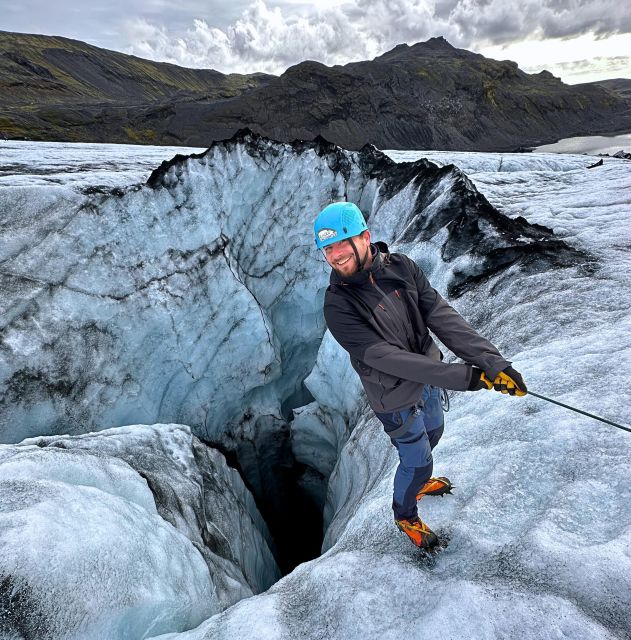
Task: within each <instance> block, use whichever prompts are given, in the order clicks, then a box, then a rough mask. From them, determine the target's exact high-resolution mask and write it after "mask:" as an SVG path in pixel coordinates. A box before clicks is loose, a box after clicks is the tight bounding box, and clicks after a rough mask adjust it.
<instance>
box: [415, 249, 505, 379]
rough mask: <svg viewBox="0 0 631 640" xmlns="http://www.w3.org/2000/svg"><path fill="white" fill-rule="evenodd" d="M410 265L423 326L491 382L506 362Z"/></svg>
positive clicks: (418, 269)
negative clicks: (479, 370) (481, 371)
mask: <svg viewBox="0 0 631 640" xmlns="http://www.w3.org/2000/svg"><path fill="white" fill-rule="evenodd" d="M410 263H411V264H410V266H411V267H412V269H413V271H414V274H415V278H414V279H415V280H416V289H417V291H418V306H419V310H420V312H421V314H422V316H423V318H424V320H425V324H427V326H428V327H429V328H430V329H431V330H432V331H433V332H434V333H435V334H436V335H437V336H438V337H439V338H440V340H441V341H442V342H443V344H444V345H445V346H446V347H448V348H449V349H451V351H453V352H454V353H455V354H456V355H457V356H458V357H460V358H462V359H463V360H464V361H465V362H469V363H471V364H474V365H475V366H477V367H479V368H480V369H482V370H483V371H484V372H485V373H486V375H487V376H488V377H489V378H491V380H493V379H494V378H495V377H496V376H497V374H498V373H499V372H500V371H502V370H503V369H506V367H509V366H510V364H511V363H510V361H508V360H506V359H505V358H504V357H503V356H502V354H501V353H500V352H499V351H498V350H497V349H496V348H495V346H494V345H493V344H492V343H491V342H489V341H488V340H487V339H486V338H483V337H482V336H481V335H480V334H479V333H478V332H477V331H476V330H475V329H474V328H473V327H472V326H471V325H470V324H469V323H468V322H467V321H466V320H465V319H464V318H463V317H462V316H461V315H460V314H459V313H458V312H457V311H456V310H455V309H454V308H453V307H452V306H451V305H449V304H448V303H447V302H445V300H444V298H443V297H442V296H441V295H440V294H439V293H438V292H437V291H436V289H434V288H433V287H432V286H431V285H430V283H429V280H428V279H427V277H426V276H425V274H424V273H423V272H422V271H421V269H420V268H419V267H418V265H417V264H416V263H415V262H414V261H413V260H410Z"/></svg>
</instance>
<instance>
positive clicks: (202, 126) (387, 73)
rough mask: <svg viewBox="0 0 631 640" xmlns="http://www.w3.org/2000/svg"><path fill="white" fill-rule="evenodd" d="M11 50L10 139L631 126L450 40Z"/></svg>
mask: <svg viewBox="0 0 631 640" xmlns="http://www.w3.org/2000/svg"><path fill="white" fill-rule="evenodd" d="M0 60H2V63H1V64H0V88H2V89H4V90H3V91H2V96H3V97H2V98H1V102H0V132H2V133H3V134H4V136H5V137H28V138H31V139H36V140H73V141H91V142H137V143H143V142H144V143H154V144H176V145H191V146H208V145H209V144H211V142H212V141H213V140H219V139H225V138H227V137H230V136H231V135H233V134H234V133H235V132H236V131H237V130H239V129H241V128H243V127H249V128H250V129H252V130H253V131H255V132H257V133H261V134H263V135H266V136H269V137H271V138H274V139H277V140H282V141H291V140H294V139H313V138H314V137H316V136H317V135H321V136H323V137H324V138H326V139H328V140H331V141H333V142H335V143H337V144H339V145H341V146H343V147H346V148H349V149H357V148H360V147H361V146H363V145H364V144H365V143H372V144H374V145H376V146H377V147H380V148H399V149H420V148H422V149H461V150H486V151H502V150H513V149H516V148H520V147H528V146H534V145H537V144H541V143H545V142H552V141H555V140H557V139H559V138H562V137H570V136H573V135H589V134H595V133H605V132H611V131H616V130H622V129H625V128H627V129H631V107H630V106H629V104H628V102H627V101H625V100H624V99H623V98H621V97H620V96H619V95H617V94H616V93H614V92H611V91H609V90H607V89H605V88H603V87H601V86H598V85H596V84H589V85H576V86H570V85H566V84H564V83H562V82H561V81H560V80H559V79H558V78H555V77H554V76H553V75H552V74H550V73H549V72H547V71H542V72H541V73H538V74H527V73H525V72H523V71H521V70H520V69H519V68H518V67H517V64H516V63H514V62H510V61H497V60H491V59H488V58H485V57H484V56H481V55H479V54H475V53H471V52H470V51H466V50H464V49H456V48H455V47H453V46H451V45H450V44H449V43H448V42H447V41H446V40H445V39H443V38H432V39H431V40H428V41H427V42H422V43H418V44H415V45H413V46H408V45H405V44H402V45H398V46H397V47H395V48H394V49H392V50H391V51H388V52H387V53H385V54H383V55H382V56H379V57H377V58H375V59H374V60H372V61H363V62H355V63H350V64H346V65H343V66H340V65H336V66H333V67H327V66H326V65H324V64H320V63H318V62H313V61H306V62H302V63H300V64H297V65H295V66H293V67H290V68H289V69H287V71H285V73H283V74H282V75H281V76H279V77H276V76H268V75H262V74H253V75H238V74H231V75H224V74H221V73H219V72H216V71H210V70H192V69H182V68H179V67H176V66H174V65H168V64H164V63H156V62H150V61H147V60H142V59H140V58H136V57H133V56H127V55H124V54H121V53H116V52H113V51H106V50H104V49H99V48H97V47H93V46H91V45H87V44H84V43H80V42H77V41H73V40H68V39H65V38H55V37H49V36H26V35H22V34H10V33H0ZM9 96H10V97H9Z"/></svg>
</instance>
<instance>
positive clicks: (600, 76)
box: [524, 56, 631, 84]
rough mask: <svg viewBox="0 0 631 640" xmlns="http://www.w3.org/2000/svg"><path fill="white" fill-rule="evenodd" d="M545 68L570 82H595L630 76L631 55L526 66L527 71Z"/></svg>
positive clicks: (532, 71) (536, 71)
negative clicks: (543, 65)
mask: <svg viewBox="0 0 631 640" xmlns="http://www.w3.org/2000/svg"><path fill="white" fill-rule="evenodd" d="M543 68H545V69H547V70H548V71H550V72H551V73H552V74H554V75H555V76H560V77H562V78H563V79H564V81H565V82H568V83H569V84H574V83H579V82H595V81H597V80H604V79H607V78H615V77H629V75H631V57H630V56H613V57H611V58H605V57H602V56H597V57H595V58H589V59H585V60H573V61H571V62H558V63H552V64H547V65H545V67H542V66H534V67H524V71H526V72H527V73H538V72H539V71H541V70H542V69H543Z"/></svg>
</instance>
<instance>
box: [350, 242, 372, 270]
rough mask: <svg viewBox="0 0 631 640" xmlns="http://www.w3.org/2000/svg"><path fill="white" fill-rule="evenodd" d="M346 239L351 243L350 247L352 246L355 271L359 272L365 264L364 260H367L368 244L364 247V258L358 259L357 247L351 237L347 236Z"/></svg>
mask: <svg viewBox="0 0 631 640" xmlns="http://www.w3.org/2000/svg"><path fill="white" fill-rule="evenodd" d="M348 241H349V242H350V243H351V247H353V251H354V252H355V258H356V259H357V273H359V272H360V271H361V270H362V269H363V268H364V265H365V264H366V260H368V252H369V251H370V246H368V247H366V253H365V254H364V259H363V260H360V259H359V251H357V247H356V246H355V243H354V242H353V238H349V239H348Z"/></svg>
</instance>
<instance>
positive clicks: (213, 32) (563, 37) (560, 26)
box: [0, 0, 631, 84]
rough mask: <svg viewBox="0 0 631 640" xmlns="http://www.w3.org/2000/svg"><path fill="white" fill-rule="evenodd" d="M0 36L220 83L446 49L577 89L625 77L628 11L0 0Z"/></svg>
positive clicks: (379, 1)
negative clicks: (212, 75) (67, 42)
mask: <svg viewBox="0 0 631 640" xmlns="http://www.w3.org/2000/svg"><path fill="white" fill-rule="evenodd" d="M0 30H4V31H19V32H24V33H43V34H47V35H61V36H66V37H70V38H75V39H77V40H83V41H85V42H89V43H90V44H94V45H96V46H99V47H105V48H108V49H114V50H116V51H122V52H124V53H130V54H134V55H137V56H140V57H143V58H149V59H151V60H157V61H162V62H172V63H175V64H178V65H182V66H186V67H195V68H211V69H216V70H218V71H221V72H223V73H232V72H235V73H254V72H256V71H261V72H266V73H273V74H280V73H282V72H283V71H284V70H285V69H287V67H289V66H291V65H293V64H297V63H298V62H301V61H303V60H317V61H319V62H322V63H324V64H327V65H334V64H346V63H347V62H354V61H358V60H370V59H372V58H374V57H375V56H378V55H381V54H382V53H384V52H386V51H388V50H390V49H392V48H393V47H394V46H396V45H397V44H400V43H403V42H405V43H407V44H410V45H411V44H414V43H416V42H421V41H424V40H427V39H429V38H432V37H437V36H443V37H445V38H446V39H447V40H448V41H449V42H450V43H451V44H452V45H453V46H455V47H458V48H463V49H468V50H470V51H475V52H477V53H481V54H483V55H485V56H487V57H490V58H495V59H499V60H514V61H515V62H517V64H518V65H519V67H520V68H521V69H523V70H524V71H526V72H528V73H538V72H539V71H541V70H543V69H547V70H548V71H550V72H552V73H553V74H554V75H555V76H558V77H560V78H561V79H562V80H563V81H564V82H567V83H569V84H576V83H579V82H591V81H594V80H603V79H607V78H621V77H622V78H624V77H626V78H631V0H349V1H348V2H345V1H344V0H337V1H334V0H320V1H319V2H305V1H301V0H278V1H277V0H230V1H226V0H107V2H105V1H104V0H93V1H92V2H89V3H85V2H78V1H76V0H56V1H55V2H50V0H48V1H44V0H21V1H20V2H17V1H16V0H11V1H8V0H0Z"/></svg>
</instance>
